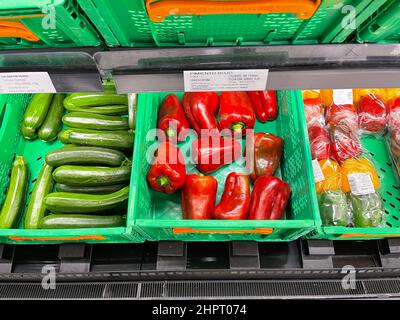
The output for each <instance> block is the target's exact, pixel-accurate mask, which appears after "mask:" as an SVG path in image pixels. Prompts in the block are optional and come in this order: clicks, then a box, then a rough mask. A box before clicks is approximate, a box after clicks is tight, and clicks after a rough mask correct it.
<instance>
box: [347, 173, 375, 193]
mask: <svg viewBox="0 0 400 320" xmlns="http://www.w3.org/2000/svg"><path fill="white" fill-rule="evenodd" d="M347 178H348V179H349V184H350V190H351V193H352V194H354V195H356V196H364V195H367V194H372V193H375V188H374V184H373V183H372V180H371V177H370V175H369V174H368V173H350V174H348V175H347Z"/></svg>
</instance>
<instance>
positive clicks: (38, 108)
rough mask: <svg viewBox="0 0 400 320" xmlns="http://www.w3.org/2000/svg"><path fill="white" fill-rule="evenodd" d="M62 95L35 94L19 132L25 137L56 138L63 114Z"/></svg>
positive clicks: (44, 139)
mask: <svg viewBox="0 0 400 320" xmlns="http://www.w3.org/2000/svg"><path fill="white" fill-rule="evenodd" d="M63 100H64V95H63V94H59V93H57V94H52V93H38V94H35V95H34V96H33V97H32V99H31V101H30V102H29V104H28V106H27V108H26V110H25V114H24V119H23V121H22V124H21V132H22V135H23V136H24V137H25V139H28V140H35V139H36V138H37V137H39V139H41V140H43V141H52V140H54V139H56V138H57V134H58V132H59V131H60V128H61V125H62V123H61V119H62V116H63V114H64V106H63Z"/></svg>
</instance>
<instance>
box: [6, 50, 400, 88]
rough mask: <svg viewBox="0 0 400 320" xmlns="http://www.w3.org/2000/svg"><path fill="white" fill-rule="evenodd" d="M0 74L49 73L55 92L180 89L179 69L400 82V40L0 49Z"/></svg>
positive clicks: (273, 81)
mask: <svg viewBox="0 0 400 320" xmlns="http://www.w3.org/2000/svg"><path fill="white" fill-rule="evenodd" d="M0 61H1V64H0V72H17V71H47V72H49V74H50V76H51V78H52V80H53V82H54V85H55V87H56V89H57V91H58V92H73V91H100V90H101V86H100V78H103V79H110V78H113V79H114V80H115V81H116V84H117V88H118V91H119V92H121V93H126V92H138V93H139V92H150V91H157V92H161V91H183V89H184V85H183V71H184V70H219V69H265V68H267V69H269V70H270V73H269V78H268V83H267V87H268V88H267V89H299V88H302V89H308V88H315V89H317V88H356V87H400V77H399V76H398V75H399V68H400V45H398V44H385V45H381V44H338V45H334V44H332V45H318V46H313V45H296V46H257V47H198V48H152V49H137V48H135V49H131V48H130V49H114V50H113V49H111V50H109V51H101V52H100V51H97V49H96V48H77V49H62V50H60V49H52V50H50V49H48V50H45V49H39V50H19V51H2V52H1V53H0Z"/></svg>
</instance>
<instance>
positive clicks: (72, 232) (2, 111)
mask: <svg viewBox="0 0 400 320" xmlns="http://www.w3.org/2000/svg"><path fill="white" fill-rule="evenodd" d="M30 99H31V95H27V94H14V95H0V145H1V152H0V204H2V203H3V201H4V198H5V192H6V189H7V186H8V184H9V179H10V172H11V167H12V164H13V160H14V157H15V155H22V156H24V158H25V159H26V161H27V164H28V168H29V173H30V178H29V185H28V196H27V198H26V206H25V209H26V207H27V205H28V202H29V194H30V192H32V189H33V187H34V184H35V181H36V178H37V176H38V174H39V171H40V169H41V167H42V166H43V163H44V159H45V155H46V153H47V152H49V151H50V150H53V149H57V148H60V147H61V146H62V143H61V142H60V141H58V140H57V141H54V142H50V143H47V142H43V141H40V140H39V139H37V140H35V141H27V140H25V139H24V137H23V136H22V134H21V132H20V123H21V121H22V117H23V113H24V110H25V108H26V106H27V105H28V103H29V101H30ZM23 221H24V218H22V219H21V224H20V227H19V228H18V229H0V243H17V244H21V243H27V244H33V243H60V242H88V243H90V242H93V243H122V242H142V241H143V238H142V237H141V236H140V235H138V234H137V233H136V232H135V231H133V212H129V213H128V215H127V219H126V222H127V225H126V227H118V228H88V229H54V230H50V229H48V230H40V229H29V230H28V229H23Z"/></svg>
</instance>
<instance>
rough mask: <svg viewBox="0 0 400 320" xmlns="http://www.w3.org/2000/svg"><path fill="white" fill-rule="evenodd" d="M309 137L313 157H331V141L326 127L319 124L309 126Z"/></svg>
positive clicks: (320, 158)
mask: <svg viewBox="0 0 400 320" xmlns="http://www.w3.org/2000/svg"><path fill="white" fill-rule="evenodd" d="M308 138H309V140H310V147H311V157H312V159H313V160H314V159H317V160H326V159H329V157H330V154H331V143H330V140H329V136H328V132H327V131H326V129H325V128H324V127H320V126H319V125H313V126H311V127H309V128H308Z"/></svg>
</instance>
